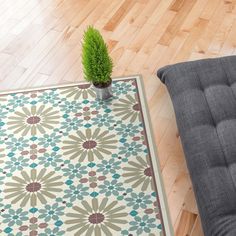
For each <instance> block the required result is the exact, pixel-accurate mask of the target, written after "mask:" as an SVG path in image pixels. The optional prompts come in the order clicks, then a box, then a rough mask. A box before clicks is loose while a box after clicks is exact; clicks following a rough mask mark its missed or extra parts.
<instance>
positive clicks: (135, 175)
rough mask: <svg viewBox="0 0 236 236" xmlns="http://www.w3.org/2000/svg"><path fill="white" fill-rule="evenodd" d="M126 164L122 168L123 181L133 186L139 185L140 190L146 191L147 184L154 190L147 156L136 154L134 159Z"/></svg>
mask: <svg viewBox="0 0 236 236" xmlns="http://www.w3.org/2000/svg"><path fill="white" fill-rule="evenodd" d="M128 164H129V165H128V166H125V167H124V168H123V170H124V173H123V177H124V178H125V183H131V186H132V187H133V188H137V187H138V186H140V187H141V190H142V191H146V190H147V189H148V187H149V186H151V188H152V190H154V183H153V181H152V176H153V172H152V167H151V165H150V162H149V160H148V158H142V157H140V156H138V157H137V158H136V160H135V161H129V162H128Z"/></svg>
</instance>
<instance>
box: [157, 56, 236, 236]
mask: <svg viewBox="0 0 236 236" xmlns="http://www.w3.org/2000/svg"><path fill="white" fill-rule="evenodd" d="M157 74H158V77H159V78H160V79H161V81H162V82H163V83H165V85H166V86H167V88H168V91H169V93H170V96H171V99H172V102H173V105H174V109H175V113H176V120H177V125H178V128H179V132H180V137H181V141H182V144H183V148H184V152H185V157H186V161H187V165H188V169H189V172H190V175H191V179H192V183H193V187H194V191H195V196H196V199H197V204H198V208H199V212H200V215H201V220H202V226H203V229H204V233H205V235H206V236H236V56H231V57H223V58H217V59H206V60H199V61H193V62H185V63H179V64H175V65H170V66H166V67H163V68H161V69H160V70H159V71H158V72H157Z"/></svg>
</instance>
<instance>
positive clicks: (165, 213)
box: [0, 74, 174, 236]
mask: <svg viewBox="0 0 236 236" xmlns="http://www.w3.org/2000/svg"><path fill="white" fill-rule="evenodd" d="M129 79H135V80H136V83H137V87H138V91H139V99H140V102H141V107H142V113H143V119H144V124H145V128H146V137H147V139H148V143H149V145H148V146H149V152H150V155H151V157H150V159H151V161H152V168H153V169H154V178H155V183H156V185H157V186H156V187H157V189H158V193H157V194H158V197H159V203H160V208H161V215H162V221H163V222H164V231H165V234H166V236H173V235H174V233H173V232H174V231H173V227H172V224H171V220H170V214H169V208H168V203H167V198H166V194H165V191H164V190H165V188H164V184H163V180H162V176H161V174H160V173H161V170H160V163H159V159H158V152H157V148H156V144H155V143H154V142H153V140H154V134H153V129H152V123H151V117H150V114H149V111H148V104H147V99H146V93H145V91H144V83H143V78H142V75H141V74H136V75H129V76H119V77H113V80H115V81H119V80H129ZM85 82H86V81H78V82H76V83H65V84H60V85H49V86H40V87H33V88H23V89H15V90H7V91H2V92H0V96H1V95H8V94H11V93H27V92H32V91H43V90H47V89H54V88H67V87H73V86H76V85H79V84H84V83H85ZM152 157H154V158H152ZM155 157H157V158H155ZM158 187H159V188H158Z"/></svg>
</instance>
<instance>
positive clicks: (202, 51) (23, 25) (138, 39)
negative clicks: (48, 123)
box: [0, 0, 236, 236]
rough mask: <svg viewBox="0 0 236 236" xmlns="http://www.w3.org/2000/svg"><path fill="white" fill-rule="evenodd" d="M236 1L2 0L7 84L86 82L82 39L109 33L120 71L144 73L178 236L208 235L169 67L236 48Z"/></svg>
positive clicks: (0, 41)
mask: <svg viewBox="0 0 236 236" xmlns="http://www.w3.org/2000/svg"><path fill="white" fill-rule="evenodd" d="M235 5H236V1H235V0H225V1H224V0H112V1H111V0H90V1H88V0H40V1H39V0H0V88H1V90H8V89H18V88H25V87H35V86H41V85H53V84H62V83H68V82H75V81H79V80H83V74H82V66H81V58H80V54H81V43H80V42H81V39H82V35H83V31H84V29H86V27H87V26H88V25H90V24H93V25H94V26H95V27H97V28H98V29H99V30H100V31H101V32H102V34H103V35H104V37H105V39H106V41H107V43H108V45H109V50H110V52H111V56H112V58H113V60H114V64H115V68H114V73H113V75H114V76H120V75H130V74H137V73H141V74H142V75H143V77H144V83H145V89H146V92H147V99H148V105H149V110H150V113H151V118H152V123H153V128H154V133H155V139H156V140H155V141H156V144H157V146H158V150H159V159H160V163H161V169H162V174H163V179H164V184H165V188H166V193H167V197H168V203H169V207H170V215H171V220H172V223H173V226H174V229H175V234H176V235H178V236H184V235H190V236H201V235H203V233H202V231H201V226H200V220H199V217H198V213H197V207H196V204H195V200H194V195H193V192H192V187H191V182H190V179H189V175H188V171H187V168H186V163H185V160H184V155H183V151H182V148H181V143H180V140H179V139H178V137H177V136H176V132H177V128H176V123H175V117H174V113H173V108H172V104H171V101H170V98H169V95H168V93H167V91H166V88H165V86H164V85H162V84H161V83H160V81H159V80H158V79H157V78H156V75H155V74H156V70H157V69H158V68H160V67H161V66H163V65H166V64H170V63H175V62H180V61H185V60H193V59H200V58H207V57H217V56H223V55H231V54H235V53H236V7H235Z"/></svg>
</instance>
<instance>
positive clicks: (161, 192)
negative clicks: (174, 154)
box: [129, 75, 174, 236]
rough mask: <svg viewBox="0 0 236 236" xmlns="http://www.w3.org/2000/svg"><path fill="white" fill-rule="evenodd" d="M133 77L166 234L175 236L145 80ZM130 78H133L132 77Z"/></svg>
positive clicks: (138, 76) (136, 76) (140, 76)
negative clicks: (137, 90) (140, 105)
mask: <svg viewBox="0 0 236 236" xmlns="http://www.w3.org/2000/svg"><path fill="white" fill-rule="evenodd" d="M133 77H135V78H136V81H137V85H138V89H139V93H140V95H141V96H140V102H141V104H142V105H143V106H142V111H143V119H144V124H145V127H146V136H147V139H148V143H149V145H148V146H149V151H150V155H151V161H152V168H153V169H154V177H155V182H156V185H157V188H158V187H160V188H158V196H159V202H160V206H161V213H162V220H163V222H164V227H165V233H166V236H173V235H174V231H173V227H172V224H171V220H170V213H169V207H168V203H167V198H166V193H165V187H164V184H163V180H162V176H161V169H160V162H159V159H158V151H157V148H156V144H155V143H154V140H155V139H154V134H153V129H152V122H151V117H150V113H149V110H148V103H147V98H146V93H145V90H144V88H145V87H144V82H143V78H142V75H134V76H133ZM129 78H132V76H131V77H129ZM152 157H154V158H152ZM155 157H156V158H155Z"/></svg>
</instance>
